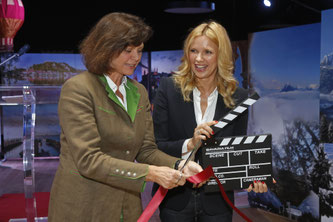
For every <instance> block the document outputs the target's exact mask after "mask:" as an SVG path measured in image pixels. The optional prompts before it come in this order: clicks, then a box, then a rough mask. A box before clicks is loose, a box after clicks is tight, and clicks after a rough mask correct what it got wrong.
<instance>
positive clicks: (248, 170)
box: [201, 134, 272, 192]
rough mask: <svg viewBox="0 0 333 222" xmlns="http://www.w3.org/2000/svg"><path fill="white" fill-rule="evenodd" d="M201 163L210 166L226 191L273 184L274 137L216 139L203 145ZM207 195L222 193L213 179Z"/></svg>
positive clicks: (208, 186) (206, 189) (209, 183)
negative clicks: (251, 185) (259, 184)
mask: <svg viewBox="0 0 333 222" xmlns="http://www.w3.org/2000/svg"><path fill="white" fill-rule="evenodd" d="M201 149H202V161H203V165H204V167H207V166H208V165H211V166H212V167H213V171H214V174H215V175H216V177H217V178H219V180H220V182H221V184H222V185H223V188H224V189H225V190H236V189H246V188H248V187H249V185H250V184H251V183H253V182H254V181H255V180H256V181H259V180H260V181H265V183H266V184H267V185H268V186H270V185H271V183H272V135H270V134H262V135H256V136H237V137H224V138H215V139H213V140H210V141H209V142H207V143H204V144H203V146H202V147H201ZM205 191H206V192H216V191H219V188H218V185H217V182H216V181H215V180H214V179H211V180H209V181H208V182H207V184H206V186H205Z"/></svg>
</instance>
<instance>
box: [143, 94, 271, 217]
mask: <svg viewBox="0 0 333 222" xmlns="http://www.w3.org/2000/svg"><path fill="white" fill-rule="evenodd" d="M258 99H259V95H258V94H257V93H254V94H252V95H251V96H249V97H248V98H247V99H245V100H244V101H243V102H241V103H239V104H238V105H237V106H236V107H235V108H234V109H232V110H231V111H230V112H228V114H227V115H225V116H224V117H223V118H221V119H220V120H219V122H218V123H217V124H215V125H214V126H212V129H213V131H214V132H218V131H219V130H221V129H222V128H224V127H225V126H226V125H228V123H230V122H231V121H232V120H234V119H235V118H236V117H237V116H238V115H239V114H241V113H243V112H244V111H245V110H247V109H248V108H249V107H250V106H251V105H253V104H254V103H255V102H256V101H257V100H258ZM198 148H199V147H195V148H194V149H193V150H192V152H191V154H190V156H189V157H188V158H187V160H186V162H185V164H184V166H185V165H186V164H187V163H188V161H190V160H192V159H193V158H194V154H195V153H196V151H197V150H198ZM201 149H203V150H202V155H203V156H202V157H203V158H202V159H203V165H204V167H205V170H203V171H202V172H200V173H198V174H196V175H194V176H192V177H190V178H188V179H187V181H189V182H191V183H194V184H199V183H201V182H203V181H206V180H208V179H209V178H211V177H213V179H211V180H209V181H208V183H207V185H206V186H205V191H206V192H215V191H218V190H220V192H221V194H222V196H223V198H224V199H225V201H226V202H227V203H228V204H229V205H230V206H231V207H232V208H233V209H234V210H235V211H236V212H237V213H238V214H239V215H240V216H242V217H243V218H244V219H245V220H246V221H251V220H250V219H249V218H248V217H247V216H246V215H244V214H243V213H242V212H241V211H239V209H238V208H236V207H235V206H234V205H233V203H232V202H231V201H230V200H229V198H228V197H227V195H226V194H225V191H224V190H225V189H224V187H223V186H222V184H224V186H225V188H226V190H234V189H244V188H247V187H248V186H249V185H250V184H252V182H253V181H255V180H260V181H265V182H266V183H267V185H270V184H271V183H272V152H271V150H272V136H271V135H269V134H263V135H257V136H237V137H225V138H211V139H210V140H207V141H206V142H205V143H203V145H202V147H201ZM221 164H222V165H221ZM184 166H183V167H182V169H183V168H184ZM182 169H180V171H181V170H182ZM214 173H215V174H214ZM167 192H168V190H167V189H165V188H163V187H161V186H160V187H159V189H158V190H157V192H156V193H155V195H154V197H153V198H152V200H151V201H150V202H149V204H148V206H147V207H146V209H145V210H144V212H143V213H142V215H141V216H140V218H139V219H138V222H144V221H149V219H150V217H151V216H152V215H153V214H154V212H155V211H156V209H157V207H158V206H159V205H160V203H161V202H162V200H163V198H164V197H165V195H166V194H167Z"/></svg>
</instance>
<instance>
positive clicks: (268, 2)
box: [264, 0, 272, 7]
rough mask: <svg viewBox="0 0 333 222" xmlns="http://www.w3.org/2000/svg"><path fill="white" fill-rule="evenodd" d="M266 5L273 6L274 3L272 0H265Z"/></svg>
mask: <svg viewBox="0 0 333 222" xmlns="http://www.w3.org/2000/svg"><path fill="white" fill-rule="evenodd" d="M264 5H265V6H266V7H271V5H272V3H271V1H269V0H264Z"/></svg>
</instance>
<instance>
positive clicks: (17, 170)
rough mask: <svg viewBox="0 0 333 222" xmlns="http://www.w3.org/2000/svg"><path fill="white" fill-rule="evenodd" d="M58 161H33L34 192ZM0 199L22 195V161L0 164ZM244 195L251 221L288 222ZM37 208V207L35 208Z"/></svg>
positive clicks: (239, 198) (155, 220)
mask: <svg viewBox="0 0 333 222" xmlns="http://www.w3.org/2000/svg"><path fill="white" fill-rule="evenodd" d="M58 163H59V160H58V159H57V158H55V159H36V160H35V183H36V192H49V191H50V189H51V186H52V181H53V177H54V175H55V172H56V170H57V167H58ZM0 175H1V176H0V197H1V195H2V194H5V193H23V192H24V188H23V164H22V160H7V161H5V162H0ZM151 186H152V183H147V186H146V189H145V192H144V193H142V205H143V207H144V208H145V207H146V206H147V204H148V203H149V201H150V199H151V195H150V192H151ZM246 200H247V197H244V195H237V194H236V196H235V204H236V206H240V207H241V208H240V210H241V211H242V212H243V213H245V214H246V215H247V216H248V217H249V218H250V219H251V220H253V221H260V222H275V221H276V222H284V221H286V222H287V221H289V220H287V219H286V218H284V217H280V216H279V215H276V214H271V213H269V212H266V211H263V210H260V209H256V208H250V207H247V206H246V204H244V203H245V201H246ZM37 207H38V206H37ZM158 214H159V212H158V211H157V212H155V214H154V215H153V217H152V218H151V219H150V222H160V219H159V217H158ZM243 221H244V220H243V219H242V218H241V217H240V216H239V215H238V214H237V213H235V212H234V215H233V222H243Z"/></svg>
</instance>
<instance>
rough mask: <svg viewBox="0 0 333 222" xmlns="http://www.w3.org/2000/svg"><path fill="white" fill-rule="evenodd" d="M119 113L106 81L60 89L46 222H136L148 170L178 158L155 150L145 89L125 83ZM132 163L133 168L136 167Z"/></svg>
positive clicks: (92, 79)
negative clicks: (53, 173) (54, 163)
mask: <svg viewBox="0 0 333 222" xmlns="http://www.w3.org/2000/svg"><path fill="white" fill-rule="evenodd" d="M125 88H126V94H127V95H126V98H127V103H128V112H126V110H124V109H123V107H122V105H121V103H120V102H119V101H118V99H117V98H116V96H115V94H114V93H113V91H112V90H111V89H110V87H109V86H108V84H107V82H106V79H105V77H99V76H96V75H94V74H91V73H89V72H83V73H81V74H79V75H77V76H75V77H73V78H71V79H69V80H68V81H66V83H65V84H64V85H63V88H62V91H61V96H60V100H59V104H58V114H59V120H60V126H61V138H60V140H61V153H60V163H59V167H58V170H57V173H56V176H55V178H54V181H53V185H52V190H51V197H50V204H49V217H48V220H49V221H51V222H53V221H61V222H64V221H70V222H74V221H79V222H84V221H103V222H104V221H115V222H119V220H120V216H121V214H122V215H123V218H124V221H125V222H128V221H136V220H137V219H138V217H139V216H140V214H141V212H142V206H141V199H140V191H142V189H143V188H144V184H145V176H146V175H147V173H148V165H147V164H153V165H164V166H169V167H173V165H174V163H175V162H176V160H177V158H174V157H170V156H168V155H166V154H164V153H163V152H161V151H159V150H158V149H157V147H156V144H155V138H154V131H153V123H152V118H151V111H150V103H149V100H148V96H147V92H146V89H145V88H144V87H143V86H142V85H141V84H139V83H137V82H136V81H133V80H131V79H128V81H127V87H125ZM135 160H136V161H137V162H135Z"/></svg>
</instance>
